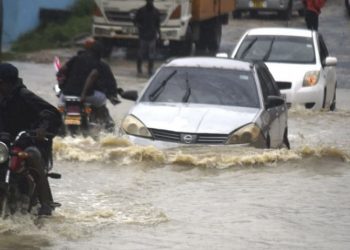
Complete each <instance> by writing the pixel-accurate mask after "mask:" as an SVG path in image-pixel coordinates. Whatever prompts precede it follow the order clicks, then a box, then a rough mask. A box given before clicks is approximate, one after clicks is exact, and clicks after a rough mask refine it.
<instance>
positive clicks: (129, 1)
mask: <svg viewBox="0 0 350 250" xmlns="http://www.w3.org/2000/svg"><path fill="white" fill-rule="evenodd" d="M145 3H146V1H145V0H95V11H94V16H93V27H92V34H93V37H94V38H95V39H97V40H100V41H102V42H103V43H104V45H105V47H106V48H107V49H106V54H108V53H110V51H111V49H112V47H113V45H130V44H132V43H133V41H136V39H137V38H138V36H137V29H136V27H135V26H134V24H133V18H134V16H135V13H136V11H137V9H139V8H140V7H142V6H143V5H145ZM154 4H155V6H156V8H157V9H158V10H159V11H160V13H161V37H162V40H163V41H169V46H170V48H171V49H172V51H175V52H177V54H184V55H186V54H189V53H190V52H191V50H192V45H193V43H194V44H196V49H199V50H206V49H208V50H209V51H212V52H216V51H217V50H218V48H219V46H220V41H221V33H222V25H223V24H227V23H228V21H229V15H230V14H231V13H232V12H233V10H234V7H235V0H155V1H154Z"/></svg>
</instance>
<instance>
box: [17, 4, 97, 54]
mask: <svg viewBox="0 0 350 250" xmlns="http://www.w3.org/2000/svg"><path fill="white" fill-rule="evenodd" d="M93 6H94V1H93V0H76V3H75V4H74V5H73V7H72V8H71V14H70V15H69V17H68V18H67V19H66V20H64V21H62V22H55V21H51V22H48V23H46V24H44V25H41V26H40V27H38V28H37V29H35V30H33V31H31V32H29V33H26V34H24V35H23V36H22V37H20V38H19V39H18V40H17V41H16V42H15V43H14V44H13V45H12V51H13V52H20V53H21V52H33V51H38V50H43V49H55V48H61V47H69V46H71V45H72V44H73V43H74V40H75V39H77V38H79V37H80V36H82V35H84V34H89V33H90V32H91V25H92V11H93Z"/></svg>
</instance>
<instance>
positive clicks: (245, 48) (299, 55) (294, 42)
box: [235, 36, 315, 64]
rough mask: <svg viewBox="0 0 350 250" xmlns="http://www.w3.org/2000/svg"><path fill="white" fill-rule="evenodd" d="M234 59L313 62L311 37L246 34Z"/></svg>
mask: <svg viewBox="0 0 350 250" xmlns="http://www.w3.org/2000/svg"><path fill="white" fill-rule="evenodd" d="M235 59H241V60H246V61H256V60H259V61H265V62H284V63H303V64H312V63H315V49H314V46H313V42H312V38H308V37H294V36H293V37H292V36H247V37H246V38H245V39H244V41H243V42H242V44H241V45H240V47H239V49H238V51H237V54H236V56H235Z"/></svg>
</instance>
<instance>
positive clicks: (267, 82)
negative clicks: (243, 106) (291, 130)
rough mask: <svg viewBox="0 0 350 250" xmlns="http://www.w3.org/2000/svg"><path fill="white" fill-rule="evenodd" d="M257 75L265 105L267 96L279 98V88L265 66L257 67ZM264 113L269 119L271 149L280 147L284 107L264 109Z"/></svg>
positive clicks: (284, 126)
mask: <svg viewBox="0 0 350 250" xmlns="http://www.w3.org/2000/svg"><path fill="white" fill-rule="evenodd" d="M258 75H259V79H260V81H261V88H262V91H263V95H264V99H265V104H266V103H267V97H268V96H280V97H281V93H280V91H279V88H278V86H277V84H276V82H275V80H274V79H273V77H272V75H271V73H270V71H269V70H268V68H267V67H266V65H265V64H263V63H261V64H260V65H259V70H258ZM264 92H265V93H264ZM265 106H266V105H265ZM266 112H267V113H268V116H269V117H270V129H269V130H270V132H269V135H270V140H271V142H270V143H271V147H277V146H280V145H281V144H282V142H283V135H284V131H285V128H286V124H287V113H286V106H285V105H280V106H275V107H271V108H266Z"/></svg>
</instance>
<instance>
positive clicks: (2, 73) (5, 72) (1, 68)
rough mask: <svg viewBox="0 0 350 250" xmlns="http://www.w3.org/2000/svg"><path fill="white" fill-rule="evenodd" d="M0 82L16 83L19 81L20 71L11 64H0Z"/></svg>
mask: <svg viewBox="0 0 350 250" xmlns="http://www.w3.org/2000/svg"><path fill="white" fill-rule="evenodd" d="M0 80H2V81H4V82H8V83H15V82H16V81H17V80H18V69H17V68H16V67H15V66H13V65H12V64H10V63H0Z"/></svg>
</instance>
